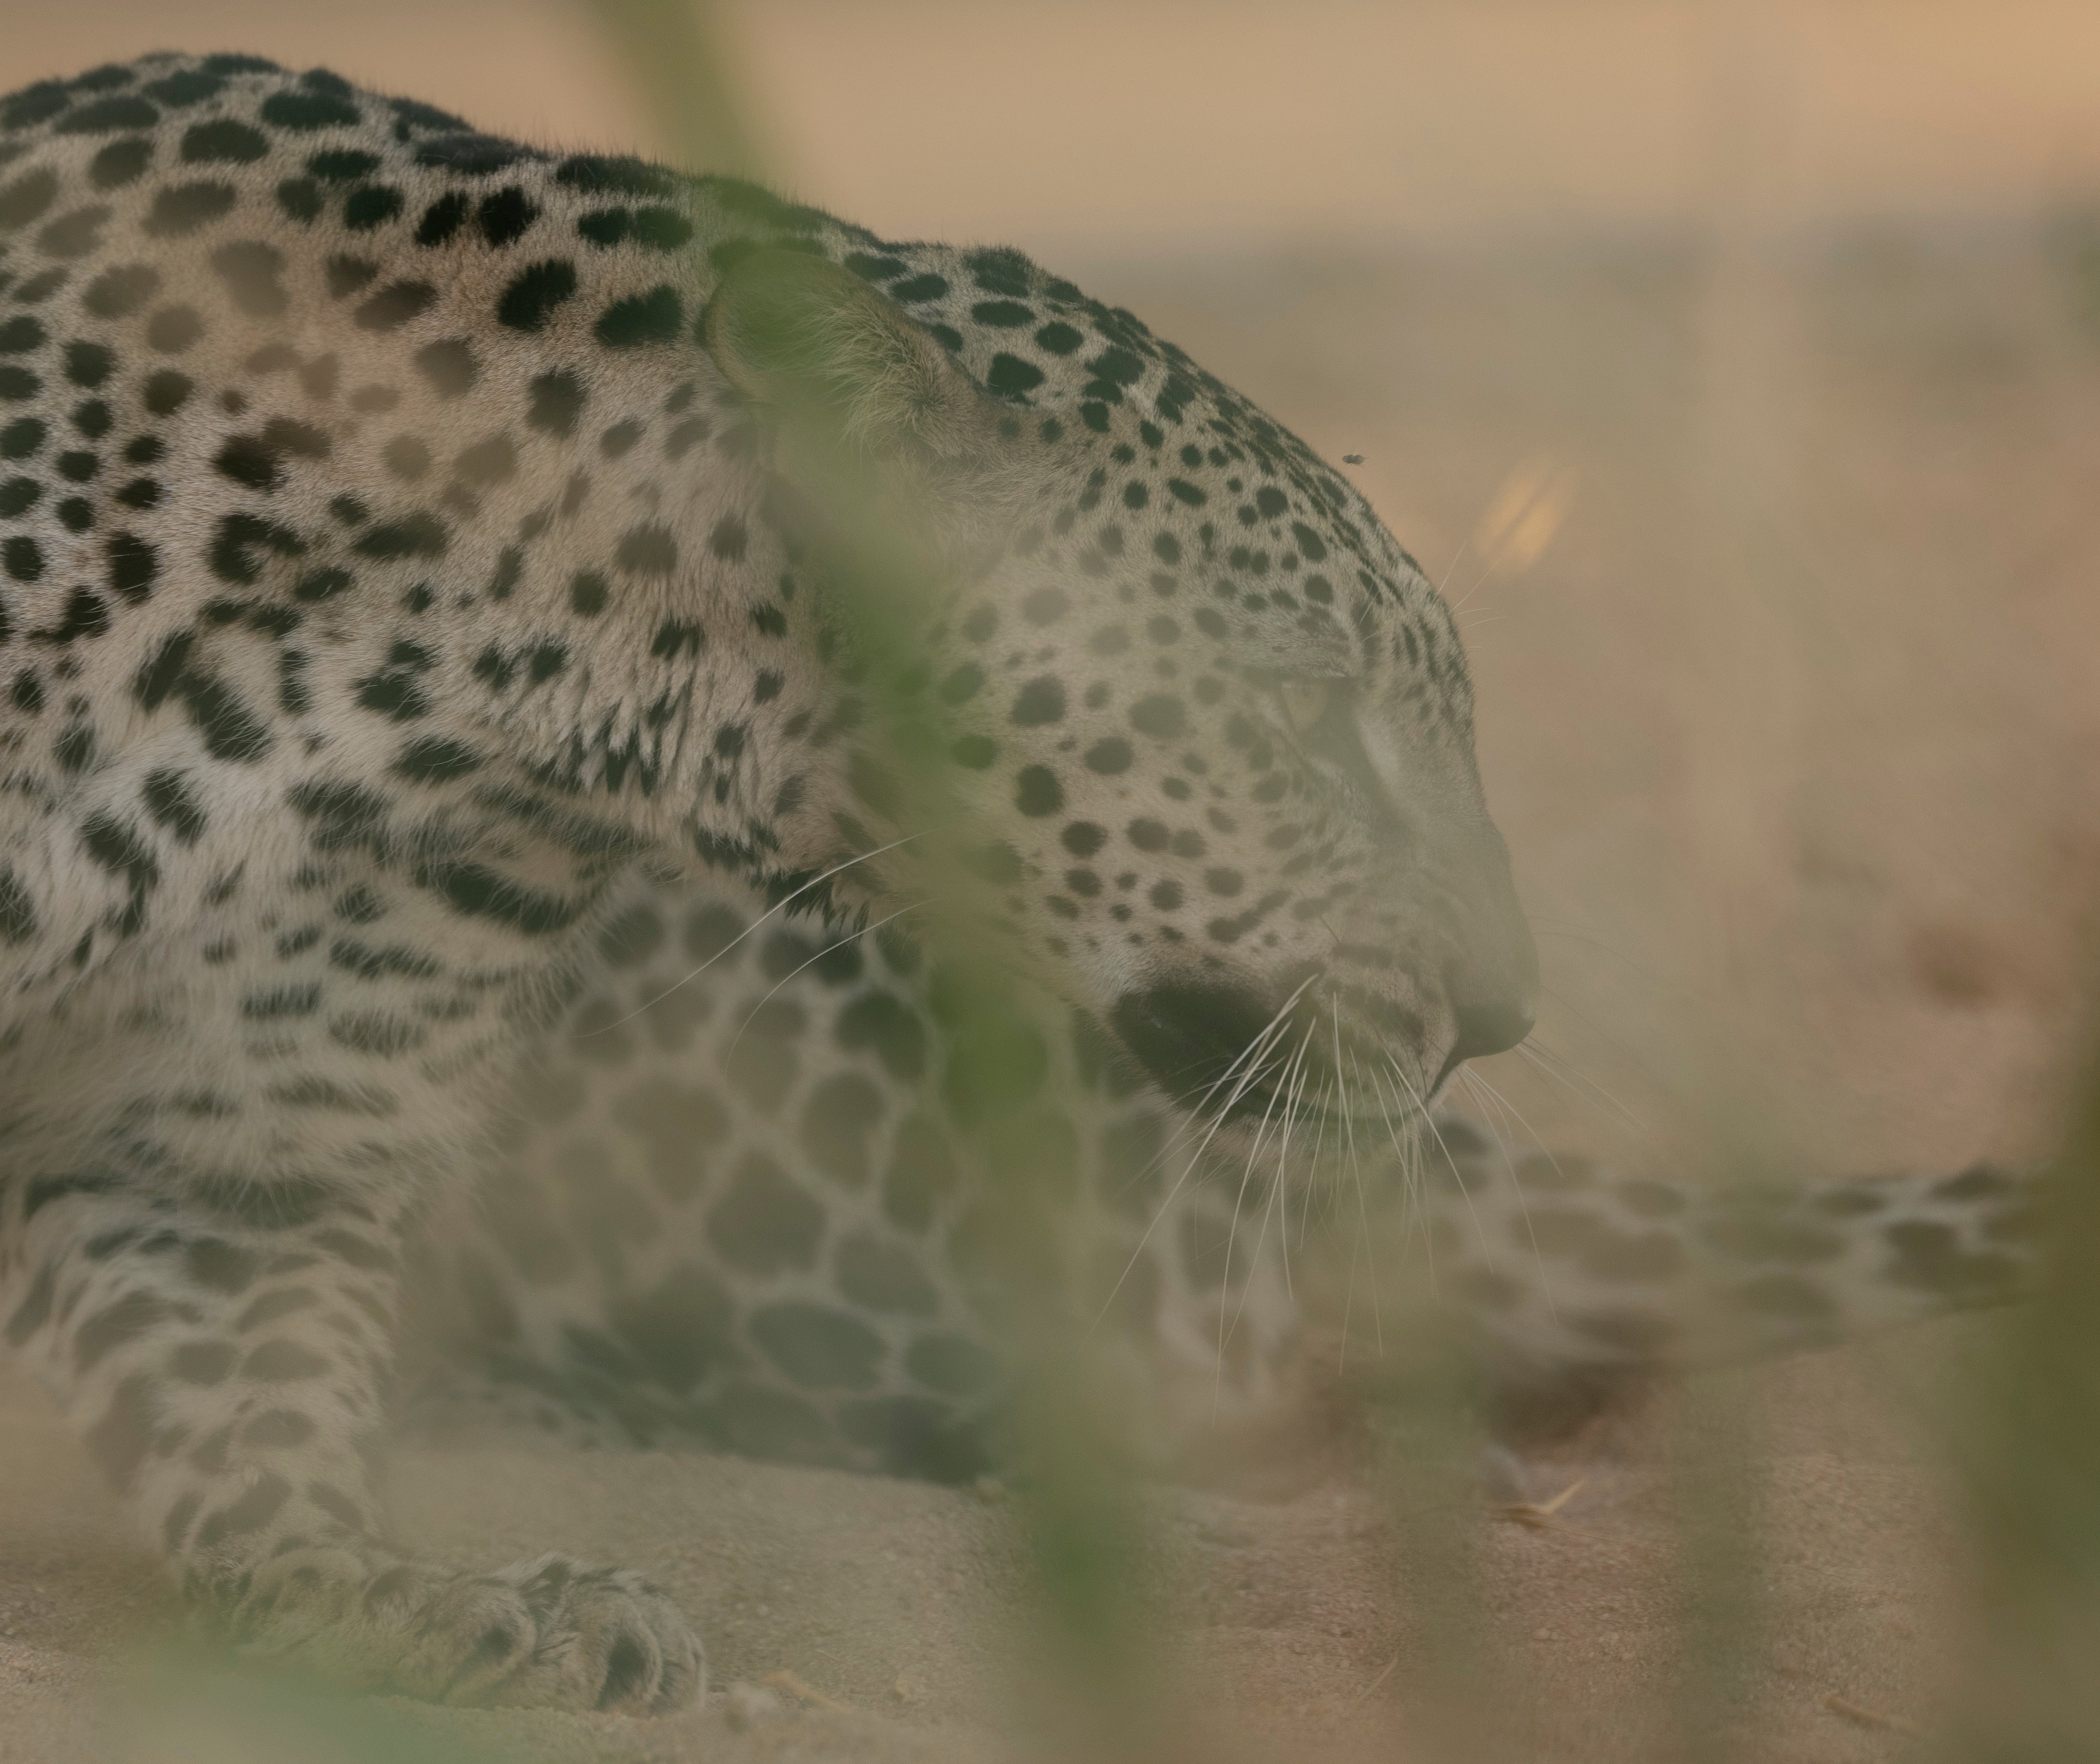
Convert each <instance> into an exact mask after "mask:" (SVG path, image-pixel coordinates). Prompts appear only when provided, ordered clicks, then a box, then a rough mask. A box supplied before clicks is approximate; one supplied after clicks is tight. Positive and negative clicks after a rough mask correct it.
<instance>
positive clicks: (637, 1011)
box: [578, 822, 960, 1039]
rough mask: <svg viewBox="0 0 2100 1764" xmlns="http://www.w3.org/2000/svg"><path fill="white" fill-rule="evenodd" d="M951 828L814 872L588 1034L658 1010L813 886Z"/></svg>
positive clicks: (909, 837)
mask: <svg viewBox="0 0 2100 1764" xmlns="http://www.w3.org/2000/svg"><path fill="white" fill-rule="evenodd" d="M949 825H950V826H956V825H960V822H950V823H949ZM946 831H948V828H947V827H922V828H921V829H920V831H918V832H916V833H907V834H906V835H905V836H903V838H902V839H893V840H891V841H890V842H889V844H888V845H878V846H876V849H874V850H873V851H864V852H862V853H860V854H859V855H858V857H854V858H847V859H846V860H845V862H843V863H838V864H834V865H832V867H831V868H830V869H828V870H827V871H825V872H824V873H823V875H819V876H812V877H811V878H810V880H808V881H807V882H805V883H804V884H802V885H801V887H800V888H798V889H796V890H795V891H794V892H793V893H791V894H786V895H783V896H782V897H781V898H780V899H779V900H778V901H776V902H774V904H773V905H772V906H769V907H767V908H766V910H765V911H764V912H762V913H761V914H760V915H758V916H757V918H756V919H752V922H751V923H750V924H748V925H746V926H745V927H744V928H743V930H741V931H739V933H737V934H736V935H735V937H731V938H730V940H729V942H726V943H725V944H724V945H723V946H721V948H720V949H718V950H716V951H715V953H714V954H713V955H710V956H709V957H708V959H706V960H705V961H704V962H703V963H701V964H700V965H699V967H698V968H695V969H694V970H693V971H692V972H690V974H687V975H686V977H685V978H684V979H682V980H680V981H676V982H675V983H673V985H671V986H666V987H665V988H664V990H662V991H661V992H660V993H658V994H656V996H655V998H653V999H645V1000H644V1001H643V1002H642V1003H640V1004H637V1005H636V1006H635V1008H633V1010H631V1011H629V1012H628V1013H627V1015H626V1016H624V1017H615V1018H614V1019H613V1020H612V1021H611V1022H610V1023H604V1024H601V1025H599V1026H598V1028H596V1029H593V1030H586V1031H585V1035H605V1034H611V1032H612V1031H613V1030H615V1029H618V1028H619V1027H620V1025H622V1024H623V1023H631V1022H633V1021H634V1019H635V1018H636V1017H639V1016H641V1015H642V1012H645V1011H650V1010H654V1009H655V1008H656V1007H657V1006H658V1005H660V1004H661V1003H663V1002H664V1000H665V999H668V998H669V997H670V996H671V994H673V993H674V992H676V991H677V990H678V989H679V987H681V986H690V985H691V984H692V983H693V982H694V981H696V980H698V979H699V977H700V976H701V975H703V974H704V973H705V972H707V971H708V969H709V968H712V967H713V966H714V965H715V964H716V963H717V962H718V961H720V960H721V959H722V958H723V957H724V956H725V955H728V954H729V952H730V950H733V949H735V947H736V946H737V945H739V943H741V942H743V940H744V939H745V938H746V937H751V936H752V935H754V934H755V933H757V931H758V930H759V928H761V926H763V925H764V924H765V923H766V921H767V920H768V919H773V918H774V917H776V916H777V915H779V914H781V913H784V912H785V911H787V909H788V908H789V907H790V906H793V905H794V904H795V902H796V901H798V900H799V899H801V897H802V896H804V895H805V894H806V893H809V892H810V889H813V888H818V887H821V886H822V885H823V884H825V883H827V882H828V881H830V880H832V877H833V876H835V875H839V874H840V873H841V872H842V871H847V870H850V869H852V868H853V867H854V865H855V864H857V863H867V862H871V860H872V859H874V858H880V857H881V856H882V855H883V854H884V853H886V852H893V851H895V850H896V849H898V847H899V846H901V845H910V844H911V842H912V841H913V840H917V839H924V838H926V837H928V836H929V835H931V834H934V833H945V832H946ZM578 1039H583V1037H579V1038H578Z"/></svg>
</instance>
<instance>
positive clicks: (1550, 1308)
mask: <svg viewBox="0 0 2100 1764" xmlns="http://www.w3.org/2000/svg"><path fill="white" fill-rule="evenodd" d="M1459 1077H1460V1078H1462V1080H1463V1081H1464V1083H1465V1085H1466V1088H1467V1091H1468V1092H1469V1093H1470V1094H1471V1095H1472V1096H1475V1097H1476V1098H1477V1097H1478V1096H1480V1095H1482V1094H1483V1093H1485V1095H1486V1096H1488V1097H1489V1099H1490V1100H1491V1101H1492V1102H1493V1104H1494V1105H1495V1107H1496V1108H1497V1109H1498V1110H1502V1109H1508V1110H1509V1112H1510V1113H1511V1114H1516V1111H1515V1109H1511V1107H1510V1105H1509V1104H1508V1103H1507V1102H1506V1101H1504V1100H1503V1098H1502V1092H1501V1091H1498V1090H1497V1089H1496V1088H1495V1087H1494V1086H1493V1085H1492V1084H1490V1083H1489V1082H1488V1081H1487V1080H1486V1079H1485V1078H1482V1077H1481V1076H1480V1074H1479V1073H1477V1072H1476V1071H1474V1070H1473V1069H1471V1067H1470V1066H1467V1067H1462V1068H1461V1069H1460V1071H1459ZM1516 1118H1517V1119H1518V1121H1520V1122H1522V1123H1523V1126H1524V1131H1525V1132H1527V1133H1531V1140H1532V1143H1533V1144H1534V1145H1537V1146H1538V1149H1540V1150H1541V1151H1542V1152H1546V1147H1545V1145H1544V1144H1542V1143H1541V1141H1540V1140H1539V1137H1538V1136H1537V1134H1536V1133H1532V1132H1531V1123H1530V1122H1528V1121H1525V1120H1524V1117H1523V1116H1522V1115H1521V1114H1517V1116H1516ZM1488 1127H1489V1131H1490V1132H1492V1133H1493V1135H1494V1136H1495V1148H1496V1149H1497V1150H1498V1151H1499V1152H1501V1153H1502V1167H1503V1168H1504V1169H1506V1170H1507V1171H1509V1179H1510V1187H1511V1189H1512V1190H1513V1191H1514V1192H1515V1195H1516V1205H1517V1211H1518V1212H1519V1213H1520V1215H1522V1216H1523V1219H1524V1235H1525V1237H1529V1239H1530V1240H1531V1256H1532V1260H1533V1262H1534V1263H1537V1268H1538V1285H1539V1290H1541V1291H1542V1292H1543V1293H1544V1294H1546V1315H1547V1316H1551V1318H1553V1320H1554V1321H1555V1322H1558V1321H1560V1312H1559V1311H1558V1310H1557V1309H1556V1308H1555V1305H1554V1303H1553V1282H1552V1280H1551V1277H1549V1276H1548V1275H1547V1273H1546V1252H1545V1251H1544V1250H1542V1249H1540V1248H1539V1246H1538V1231H1537V1227H1535V1226H1534V1225H1533V1224H1532V1222H1531V1202H1530V1200H1529V1197H1527V1196H1526V1195H1525V1193H1524V1179H1523V1178H1522V1177H1521V1176H1520V1175H1518V1174H1517V1171H1516V1159H1515V1157H1514V1156H1512V1155H1511V1152H1510V1149H1509V1147H1508V1145H1507V1144H1506V1143H1505V1142H1504V1140H1503V1139H1502V1129H1501V1127H1500V1126H1499V1125H1498V1123H1497V1122H1495V1121H1493V1120H1492V1119H1491V1120H1490V1121H1489V1123H1488ZM1546 1160H1547V1162H1551V1163H1553V1168H1554V1171H1555V1173H1556V1174H1558V1173H1559V1171H1560V1165H1559V1163H1557V1162H1554V1159H1553V1153H1551V1152H1546Z"/></svg>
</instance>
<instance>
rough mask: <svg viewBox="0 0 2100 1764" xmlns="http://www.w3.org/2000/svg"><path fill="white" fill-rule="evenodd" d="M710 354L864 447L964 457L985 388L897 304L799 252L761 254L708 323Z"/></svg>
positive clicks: (790, 407)
mask: <svg viewBox="0 0 2100 1764" xmlns="http://www.w3.org/2000/svg"><path fill="white" fill-rule="evenodd" d="M702 334H703V336H704V338H705V341H706V344H707V349H708V354H709V355H712V356H713V358H714V360H715V364H716V365H717V367H719V368H721V371H722V373H723V375H724V376H725V377H726V378H727V379H728V381H729V382H730V384H731V385H732V386H735V387H736V389H737V390H739V391H740V392H742V393H743V395H745V396H746V397H747V398H748V399H751V400H752V402H753V403H755V404H758V405H760V406H761V407H763V408H765V409H766V410H767V411H768V412H770V413H771V414H772V416H773V417H774V420H775V421H786V422H788V423H790V424H792V425H793V426H795V427H796V428H797V429H800V430H804V431H805V433H807V434H809V436H810V439H817V440H819V441H827V442H829V443H831V444H832V445H833V446H839V445H843V446H845V448H848V449H849V450H851V451H853V452H867V453H870V454H874V455H878V456H880V455H887V454H890V453H893V452H899V451H904V452H912V451H920V452H924V454H928V455H930V456H933V458H935V459H956V458H960V457H963V456H964V455H965V454H966V453H967V452H968V449H969V448H970V446H971V443H972V439H973V435H974V434H975V433H976V431H977V427H978V419H979V417H980V414H981V412H980V406H981V405H982V403H983V397H982V394H980V393H979V392H978V391H977V389H976V387H975V386H973V385H971V383H970V381H969V379H968V377H967V376H966V375H964V373H962V372H961V370H960V369H959V368H957V367H956V366H955V364H953V363H952V362H951V361H950V360H949V359H948V357H947V352H946V351H944V350H943V349H942V347H941V346H940V345H939V344H938V343H937V342H934V341H933V338H932V337H929V336H928V335H927V334H926V333H924V331H922V330H920V329H919V327H918V326H917V325H915V324H913V323H912V322H911V320H909V319H907V317H906V316H905V315H904V314H903V311H902V310H901V309H900V308H899V307H898V305H897V304H896V302H893V301H892V300H890V299H889V298H888V297H887V296H885V295H884V294H881V293H877V292H876V290H875V289H872V288H871V287H869V286H868V285H867V283H865V282H863V281H862V280H861V279H860V278H859V277H858V276H855V275H854V274H853V272H852V271H849V270H845V269H842V268H840V267H839V266H838V265H837V264H836V263H832V262H828V261H827V260H826V259H824V258H818V257H812V256H810V254H807V253H805V252H800V251H781V250H762V251H755V252H753V253H752V254H751V255H750V256H748V257H747V258H744V259H743V261H742V262H739V263H738V264H737V266H736V267H735V268H734V269H732V270H731V271H730V272H729V273H728V275H726V276H724V277H723V278H722V280H721V284H720V285H719V286H718V287H717V289H716V290H715V294H714V298H713V299H712V301H710V302H708V309H707V313H706V316H705V318H704V320H703V324H702Z"/></svg>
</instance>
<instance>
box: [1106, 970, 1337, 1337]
mask: <svg viewBox="0 0 2100 1764" xmlns="http://www.w3.org/2000/svg"><path fill="white" fill-rule="evenodd" d="M1311 984H1312V981H1311V979H1310V977H1308V978H1307V979H1306V980H1305V981H1303V982H1301V983H1300V984H1299V986H1298V988H1297V990H1296V991H1294V992H1293V993H1292V994H1290V997H1289V998H1287V999H1285V1000H1284V1001H1283V1003H1282V1004H1281V1005H1280V1006H1278V1007H1277V1012H1276V1014H1275V1015H1274V1016H1273V1017H1271V1018H1270V1019H1269V1020H1268V1022H1267V1023H1266V1024H1265V1025H1264V1026H1263V1027H1262V1029H1261V1030H1260V1033H1258V1034H1256V1035H1255V1038H1254V1039H1253V1040H1252V1041H1251V1042H1249V1043H1247V1045H1246V1049H1245V1050H1244V1051H1243V1052H1242V1053H1241V1055H1240V1056H1239V1058H1238V1059H1237V1060H1235V1061H1233V1065H1232V1066H1228V1067H1227V1068H1226V1069H1225V1075H1226V1076H1227V1077H1229V1076H1230V1075H1231V1073H1232V1069H1233V1066H1237V1065H1240V1064H1242V1062H1243V1061H1246V1060H1247V1059H1248V1058H1249V1056H1252V1057H1253V1058H1254V1060H1255V1061H1256V1062H1257V1063H1256V1064H1255V1065H1248V1067H1247V1069H1246V1071H1245V1072H1243V1073H1242V1074H1241V1075H1240V1080H1239V1082H1238V1083H1237V1084H1236V1085H1234V1086H1233V1091H1232V1094H1231V1095H1230V1096H1227V1097H1226V1098H1225V1100H1224V1102H1223V1103H1221V1104H1220V1105H1219V1106H1218V1111H1217V1113H1216V1114H1215V1115H1214V1116H1213V1117H1212V1118H1211V1124H1210V1127H1209V1129H1208V1130H1207V1131H1206V1132H1205V1133H1204V1135H1203V1139H1202V1144H1199V1145H1198V1146H1197V1148H1196V1149H1195V1150H1194V1151H1193V1152H1192V1153H1190V1154H1189V1161H1188V1162H1187V1163H1185V1164H1184V1165H1183V1166H1181V1174H1180V1175H1178V1176H1176V1178H1175V1179H1174V1183H1173V1186H1172V1187H1171V1188H1168V1189H1167V1193H1166V1196H1165V1197H1164V1198H1162V1200H1161V1202H1160V1203H1159V1205H1158V1206H1156V1207H1154V1209H1153V1213H1152V1217H1151V1219H1149V1220H1148V1221H1147V1222H1146V1224H1145V1230H1144V1232H1143V1233H1142V1234H1141V1235H1140V1237H1139V1238H1138V1240H1137V1243H1136V1246H1135V1247H1134V1248H1133V1249H1132V1250H1131V1252H1130V1259H1129V1260H1128V1261H1127V1262H1125V1263H1123V1272H1121V1273H1120V1274H1118V1275H1117V1276H1116V1281H1115V1285H1114V1286H1111V1287H1110V1289H1109V1293H1108V1296H1107V1298H1105V1299H1103V1300H1102V1301H1101V1309H1100V1311H1099V1312H1096V1314H1095V1316H1094V1321H1092V1323H1091V1324H1090V1325H1087V1331H1088V1333H1089V1334H1092V1331H1093V1330H1096V1329H1098V1328H1100V1327H1101V1319H1102V1318H1103V1317H1105V1316H1107V1315H1108V1314H1109V1308H1110V1306H1111V1305H1113V1304H1114V1303H1115V1300H1116V1294H1118V1293H1119V1292H1121V1291H1122V1290H1123V1282H1124V1281H1127V1280H1128V1279H1129V1278H1130V1271H1131V1270H1132V1268H1136V1266H1137V1262H1138V1258H1139V1257H1140V1256H1141V1255H1144V1254H1145V1246H1146V1245H1147V1244H1148V1243H1149V1242H1150V1241H1152V1234H1153V1233H1154V1232H1155V1231H1157V1230H1158V1228H1159V1221H1160V1220H1161V1219H1164V1218H1165V1217H1166V1216H1167V1209H1168V1208H1169V1207H1171V1206H1172V1205H1173V1204H1174V1197H1175V1196H1176V1195H1177V1194H1179V1193H1180V1192H1181V1188H1182V1185H1183V1184H1185V1183H1186V1182H1187V1181H1188V1180H1189V1175H1190V1173H1191V1172H1192V1171H1194V1169H1195V1168H1196V1166H1197V1165H1198V1164H1199V1163H1201V1162H1202V1159H1203V1154H1204V1153H1206V1152H1207V1151H1208V1150H1209V1149H1211V1140H1214V1139H1215V1138H1216V1137H1217V1134H1218V1129H1219V1128H1220V1127H1223V1126H1224V1122H1225V1118H1226V1117H1227V1116H1228V1115H1229V1114H1231V1113H1232V1111H1233V1105H1234V1104H1235V1103H1237V1102H1238V1100H1240V1098H1241V1097H1242V1096H1243V1095H1245V1094H1246V1087H1247V1086H1248V1085H1249V1084H1251V1083H1253V1082H1254V1080H1255V1078H1257V1077H1258V1076H1260V1075H1261V1074H1264V1073H1265V1072H1267V1071H1269V1070H1272V1069H1273V1066H1264V1065H1260V1064H1259V1061H1260V1057H1261V1052H1262V1050H1263V1049H1264V1048H1265V1047H1267V1046H1268V1044H1269V1043H1271V1042H1272V1041H1273V1039H1274V1037H1275V1036H1276V1035H1277V1033H1278V1031H1279V1030H1280V1029H1281V1027H1282V1023H1283V1020H1284V1017H1285V1014H1286V1012H1288V1011H1289V1010H1290V1007H1291V1006H1292V1005H1293V1004H1295V1003H1297V1001H1298V997H1299V993H1302V992H1304V990H1305V988H1306V987H1307V986H1310V985H1311ZM1218 1083H1219V1084H1222V1083H1224V1078H1220V1079H1219V1081H1218ZM1217 1088H1218V1085H1217V1084H1213V1085H1212V1086H1211V1089H1210V1090H1209V1091H1206V1092H1205V1093H1204V1096H1205V1100H1208V1099H1209V1097H1210V1096H1212V1095H1215V1092H1216V1091H1217ZM1179 1136H1180V1135H1179V1133H1178V1131H1177V1134H1176V1137H1177V1138H1178V1137H1179ZM1172 1146H1173V1142H1172V1141H1171V1140H1170V1141H1169V1142H1168V1144H1167V1147H1166V1148H1164V1149H1162V1150H1161V1152H1160V1153H1158V1156H1157V1157H1156V1158H1154V1159H1153V1160H1152V1161H1151V1162H1148V1163H1147V1164H1146V1166H1145V1169H1144V1170H1143V1171H1140V1172H1139V1175H1137V1176H1136V1177H1133V1178H1132V1181H1137V1180H1142V1178H1143V1177H1144V1176H1145V1175H1147V1174H1149V1172H1150V1171H1151V1170H1152V1168H1153V1167H1154V1164H1157V1163H1160V1162H1164V1161H1165V1160H1166V1158H1167V1156H1168V1155H1169V1154H1170V1153H1171V1150H1172Z"/></svg>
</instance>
